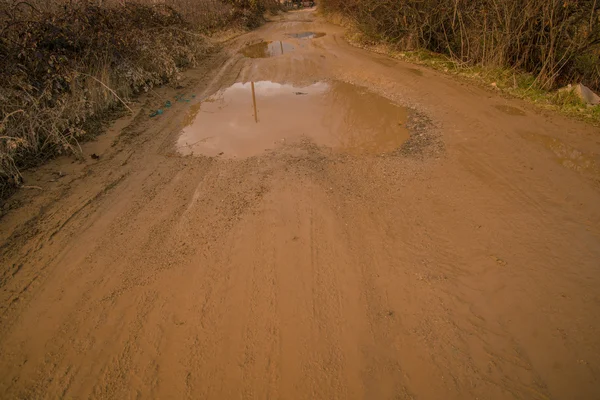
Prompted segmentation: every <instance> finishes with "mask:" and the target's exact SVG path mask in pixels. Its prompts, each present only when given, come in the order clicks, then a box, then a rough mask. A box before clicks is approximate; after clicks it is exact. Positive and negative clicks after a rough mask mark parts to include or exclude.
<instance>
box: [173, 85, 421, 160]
mask: <svg viewBox="0 0 600 400" xmlns="http://www.w3.org/2000/svg"><path fill="white" fill-rule="evenodd" d="M253 86H254V92H253V90H252V87H253ZM253 93H254V95H253ZM255 104H256V106H255ZM255 109H256V110H257V112H256V113H255V111H254V110H255ZM407 118H408V110H407V109H406V108H404V107H401V106H399V105H397V104H394V103H392V102H391V101H389V100H388V99H386V98H384V97H381V96H379V95H377V94H374V93H372V92H369V91H367V90H366V89H364V88H361V87H358V86H354V85H351V84H349V83H343V82H333V83H327V82H318V83H315V84H312V85H309V86H303V87H296V86H293V85H289V84H279V83H274V82H269V81H262V82H254V83H252V82H248V83H236V84H234V85H233V86H231V87H229V88H227V89H224V90H221V91H219V92H217V93H216V94H214V95H213V96H211V97H209V98H208V99H206V100H205V101H203V102H202V103H198V104H197V105H195V106H192V107H190V110H189V113H188V116H187V117H186V119H185V121H184V122H185V124H186V126H185V128H184V129H183V131H182V132H181V135H180V137H179V138H178V140H177V148H178V150H179V152H180V153H181V154H183V155H189V154H199V155H205V156H222V157H225V158H236V157H238V158H241V157H250V156H254V155H260V154H263V153H264V151H265V150H268V149H274V148H276V147H277V146H280V145H282V144H284V143H289V142H292V141H295V140H299V139H301V138H302V137H308V138H310V139H311V140H312V141H313V142H315V143H316V144H317V145H321V146H327V147H330V148H333V149H335V150H337V151H342V152H346V153H351V154H361V153H363V154H381V153H386V152H392V151H394V150H396V149H397V148H399V147H400V146H401V145H402V143H403V142H404V141H406V140H407V139H408V138H409V133H408V130H407V128H406V126H405V124H406V121H407Z"/></svg>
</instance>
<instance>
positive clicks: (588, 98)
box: [575, 83, 600, 106]
mask: <svg viewBox="0 0 600 400" xmlns="http://www.w3.org/2000/svg"><path fill="white" fill-rule="evenodd" d="M575 93H577V95H578V96H579V98H580V99H581V100H583V101H584V102H585V103H586V104H591V105H593V106H596V105H598V104H600V96H598V95H597V94H596V93H594V92H592V90H591V89H590V88H589V87H587V86H585V85H583V84H581V83H580V84H579V85H576V86H575Z"/></svg>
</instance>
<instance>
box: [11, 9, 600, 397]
mask: <svg viewBox="0 0 600 400" xmlns="http://www.w3.org/2000/svg"><path fill="white" fill-rule="evenodd" d="M304 32H319V33H324V34H325V35H310V34H303V33H304ZM292 34H300V35H296V37H295V36H294V35H292ZM261 41H264V42H262V43H261ZM251 45H254V47H248V46H251ZM268 56H270V57H268ZM180 85H181V86H180V87H179V88H177V89H176V88H163V89H161V90H158V91H156V92H152V93H150V94H149V95H148V96H147V97H145V98H143V99H142V101H141V102H140V104H138V106H137V107H136V108H135V111H136V112H137V115H136V116H130V117H124V118H122V119H120V120H119V121H117V122H116V123H115V125H114V126H112V127H111V129H110V130H109V132H108V133H107V134H106V135H104V136H101V137H99V138H98V140H97V141H95V142H91V143H88V144H86V145H85V146H83V150H84V153H85V155H86V157H85V160H84V161H81V162H74V161H73V160H72V159H67V158H65V159H59V160H56V161H53V162H51V163H49V164H47V165H45V166H44V167H40V168H38V169H37V170H35V171H30V172H28V175H27V176H26V178H27V184H28V185H29V186H30V188H29V189H23V190H21V192H20V193H18V194H17V195H16V196H15V197H14V198H13V200H11V203H10V204H9V206H10V207H11V208H12V209H11V210H9V211H8V212H7V213H6V215H4V216H3V217H2V220H1V222H0V223H1V229H0V241H1V242H0V243H3V244H2V247H1V252H2V253H1V256H2V259H1V260H2V268H1V270H0V273H1V278H0V279H1V280H0V283H1V290H0V313H1V315H2V320H1V325H0V393H1V394H0V397H1V398H5V399H58V398H64V399H86V398H93V399H129V398H140V399H147V398H156V399H185V398H189V399H234V398H236V399H237V398H243V399H250V398H253V399H266V398H271V399H276V398H282V399H359V398H361V399H388V398H389V399H391V398H394V399H475V398H478V399H598V398H600V297H599V296H600V207H599V206H600V184H599V183H600V180H599V179H600V170H599V165H600V164H599V159H598V154H600V135H599V133H600V132H598V129H597V128H593V127H591V126H588V125H584V124H582V123H579V122H575V121H571V120H567V119H565V118H563V117H560V116H557V115H553V114H550V113H545V112H541V111H539V110H538V109H536V108H534V107H532V106H530V105H527V104H525V103H522V102H519V101H516V100H510V99H506V98H503V97H501V96H500V95H499V94H497V93H494V92H493V91H488V90H486V89H482V88H478V87H474V86H472V85H469V84H466V83H464V82H461V81H458V80H456V79H454V78H452V77H449V76H446V75H443V74H440V73H438V72H434V71H431V70H428V69H424V68H421V67H419V66H414V65H410V64H405V63H402V62H399V61H396V60H393V59H389V58H386V57H384V56H380V55H376V54H372V53H369V52H367V51H364V50H361V49H357V48H354V47H352V46H350V45H348V44H347V43H346V42H345V41H344V40H343V31H342V29H341V28H339V27H335V26H333V25H329V24H327V23H325V22H323V21H322V20H320V19H319V17H318V16H317V15H316V14H315V13H314V12H312V11H301V12H293V13H289V14H288V15H285V16H283V17H281V18H280V19H277V20H275V21H273V22H271V23H268V24H267V25H265V26H264V27H262V28H261V29H259V30H257V31H255V32H252V33H249V34H246V35H244V36H241V37H238V38H236V39H234V40H231V41H229V42H228V44H227V45H226V47H225V49H224V50H223V51H222V52H219V53H216V54H213V55H211V56H210V57H209V58H208V59H207V61H206V63H205V65H203V66H202V67H201V68H199V69H197V70H193V71H189V72H188V73H187V75H186V78H185V80H184V81H182V82H181V84H180ZM252 92H254V97H253V96H252ZM168 99H170V101H171V102H172V105H171V106H170V107H166V106H165V104H166V100H168ZM254 103H256V110H257V111H256V114H255V113H254ZM159 107H161V109H163V111H164V112H163V114H162V115H158V116H156V117H153V118H150V117H149V114H150V113H151V112H152V111H153V110H155V109H157V108H159ZM248 138H252V140H249V139H248ZM254 138H255V139H254ZM92 154H95V155H97V156H99V159H92V158H91V157H90V156H91V155H92ZM36 187H39V189H38V188H36ZM40 189H41V190H40Z"/></svg>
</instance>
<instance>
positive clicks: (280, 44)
mask: <svg viewBox="0 0 600 400" xmlns="http://www.w3.org/2000/svg"><path fill="white" fill-rule="evenodd" d="M279 46H281V55H283V43H282V42H281V40H280V41H279Z"/></svg>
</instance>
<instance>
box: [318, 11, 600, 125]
mask: <svg viewBox="0 0 600 400" xmlns="http://www.w3.org/2000/svg"><path fill="white" fill-rule="evenodd" d="M321 9H322V11H323V12H324V13H325V14H326V15H328V16H329V17H331V18H336V19H337V20H338V22H342V23H344V24H346V25H349V26H350V27H351V28H352V29H351V31H350V34H349V39H350V40H351V41H352V42H354V43H355V44H357V45H359V46H363V47H367V48H370V49H371V50H375V51H379V52H383V53H387V54H389V55H391V56H393V57H397V58H402V59H405V60H408V61H412V62H416V63H420V64H425V65H428V66H431V67H434V68H436V69H440V70H443V71H446V72H452V73H457V74H460V75H465V76H469V77H471V78H474V79H476V80H478V81H481V82H485V83H487V84H490V85H493V86H494V87H495V88H497V89H498V90H502V91H505V92H508V93H510V94H512V95H515V96H517V97H520V98H527V99H530V100H532V101H534V102H536V103H538V104H542V105H545V106H548V107H553V108H558V109H560V110H561V111H563V112H566V113H567V114H571V115H576V116H580V117H583V118H585V119H588V120H590V121H592V122H595V123H600V106H589V105H587V104H584V103H583V102H582V101H581V99H580V98H579V97H578V96H577V95H576V94H575V93H574V92H573V91H570V90H561V91H559V90H557V89H559V88H562V87H565V86H567V85H569V84H579V83H583V84H584V85H586V86H588V87H589V88H591V89H592V90H594V91H596V93H598V92H599V91H600V1H598V0H478V1H472V0H322V1H321Z"/></svg>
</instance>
